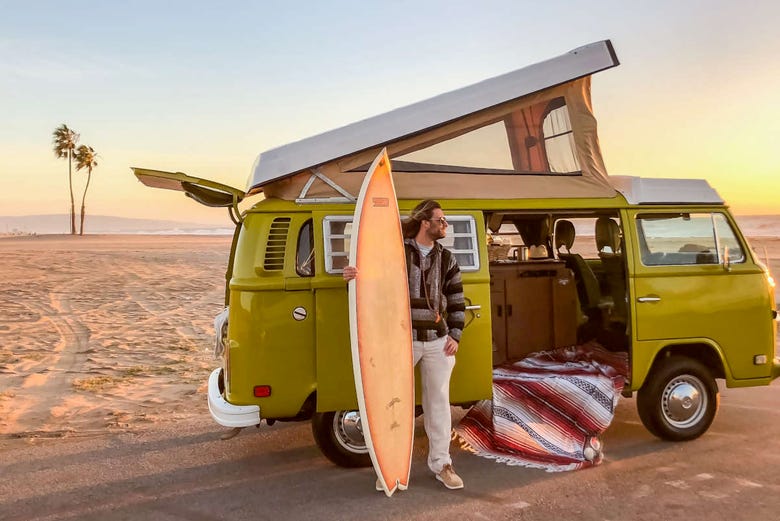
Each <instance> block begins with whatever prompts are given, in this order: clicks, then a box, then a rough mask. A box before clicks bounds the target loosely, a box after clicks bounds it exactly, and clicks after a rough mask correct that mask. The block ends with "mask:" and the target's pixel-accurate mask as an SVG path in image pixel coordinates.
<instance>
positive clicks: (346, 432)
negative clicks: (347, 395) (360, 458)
mask: <svg viewBox="0 0 780 521" xmlns="http://www.w3.org/2000/svg"><path fill="white" fill-rule="evenodd" d="M333 432H334V434H335V435H336V441H338V443H339V445H341V446H342V447H344V448H345V449H347V450H348V451H350V452H355V453H359V454H363V453H366V452H368V448H367V447H366V439H365V438H364V437H363V425H362V424H361V423H360V413H359V412H358V411H339V412H337V413H336V414H335V415H334V416H333Z"/></svg>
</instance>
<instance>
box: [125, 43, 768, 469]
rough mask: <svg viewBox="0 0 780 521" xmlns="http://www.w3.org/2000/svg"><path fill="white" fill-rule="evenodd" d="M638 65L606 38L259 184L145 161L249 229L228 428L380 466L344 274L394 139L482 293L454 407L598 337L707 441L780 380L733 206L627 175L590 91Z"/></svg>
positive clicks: (400, 189) (645, 399)
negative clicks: (275, 428)
mask: <svg viewBox="0 0 780 521" xmlns="http://www.w3.org/2000/svg"><path fill="white" fill-rule="evenodd" d="M616 65H618V60H617V58H616V55H615V52H614V50H613V48H612V45H611V43H610V42H609V41H601V42H596V43H593V44H590V45H587V46H584V47H581V48H578V49H575V50H573V51H571V52H569V53H566V54H564V55H562V56H559V57H557V58H553V59H551V60H548V61H545V62H542V63H539V64H535V65H532V66H529V67H525V68H523V69H519V70H517V71H514V72H510V73H508V74H505V75H503V76H499V77H496V78H492V79H488V80H486V81H483V82H481V83H477V84H475V85H471V86H468V87H465V88H462V89H459V90H456V91H453V92H449V93H446V94H443V95H440V96H437V97H435V98H432V99H429V100H426V101H422V102H419V103H416V104H413V105H410V106H407V107H403V108H400V109H396V110H393V111H391V112H388V113H386V114H382V115H379V116H376V117H373V118H369V119H366V120H363V121H359V122H357V123H354V124H351V125H347V126H345V127H342V128H339V129H336V130H332V131H329V132H326V133H323V134H320V135H317V136H313V137H310V138H307V139H303V140H301V141H297V142H294V143H291V144H288V145H284V146H281V147H278V148H275V149H272V150H269V151H267V152H263V153H262V154H260V155H259V157H258V159H257V161H256V163H255V165H254V167H253V170H252V173H251V175H250V178H249V182H248V189H247V191H246V192H244V191H242V190H238V189H235V188H231V187H228V186H224V185H221V184H219V183H214V182H211V181H207V180H204V179H199V178H196V177H192V176H189V175H186V174H184V173H180V172H179V173H171V172H161V171H157V170H149V169H144V168H134V169H133V170H134V172H135V175H136V176H137V177H138V179H139V180H141V181H142V182H143V183H144V184H147V185H149V186H152V187H158V188H167V189H174V190H180V191H184V192H185V193H186V194H187V195H188V196H189V197H191V198H193V199H195V200H197V201H199V202H201V203H203V204H206V205H209V206H215V207H226V208H227V209H228V211H229V213H230V215H231V217H232V219H233V220H234V222H235V223H236V230H235V234H234V236H233V242H232V247H231V254H230V261H229V264H228V267H227V274H226V275H227V276H226V279H227V282H226V291H225V311H224V312H223V313H221V314H220V315H219V316H218V317H217V320H216V321H215V326H216V334H217V354H218V356H219V359H220V360H221V365H220V367H218V368H217V369H215V370H214V371H213V372H212V373H211V376H210V377H209V382H208V403H209V410H210V411H211V415H212V416H213V418H214V420H215V421H216V422H217V423H219V424H220V425H224V426H226V427H233V428H242V427H248V426H253V425H259V424H260V423H261V422H262V421H263V420H265V421H266V422H267V424H268V425H271V424H273V423H274V422H275V421H279V420H293V421H308V420H310V421H311V425H312V430H313V434H314V439H315V440H316V442H317V444H318V446H319V447H320V448H321V449H322V451H323V453H324V454H325V455H326V456H327V457H328V458H329V459H331V460H332V461H333V462H335V463H336V464H338V465H342V466H361V465H369V464H370V460H369V458H368V454H367V450H366V447H365V443H364V440H363V436H362V433H361V423H360V416H359V413H358V412H357V400H356V396H355V387H354V381H353V376H352V365H351V358H350V356H351V354H350V341H349V325H348V306H347V290H346V284H345V283H344V281H343V280H342V277H341V271H342V268H343V267H344V266H345V265H346V262H347V255H348V252H349V243H350V234H351V231H352V228H351V227H352V215H353V212H354V207H355V200H356V196H357V194H358V192H359V188H360V185H361V183H362V180H363V177H364V176H365V174H366V171H367V168H368V165H370V163H371V161H372V160H373V158H374V157H375V156H376V155H377V154H378V153H379V151H380V150H381V149H382V148H386V149H387V151H388V153H389V155H390V158H391V161H392V169H393V177H394V180H395V184H396V191H397V194H398V198H399V206H400V208H401V212H402V213H404V212H408V211H409V210H410V209H411V208H412V207H413V206H414V205H415V204H416V203H417V202H419V200H421V199H427V198H434V199H437V200H439V201H440V202H441V204H442V206H443V208H444V209H445V211H446V213H447V219H448V221H449V223H450V229H449V233H448V237H447V238H446V240H444V241H442V242H443V244H444V246H445V247H447V248H449V249H450V250H451V251H452V252H453V253H454V255H455V256H456V257H457V259H458V261H459V263H460V266H461V270H462V273H463V284H464V293H465V296H466V299H467V317H466V327H465V329H464V332H463V337H462V340H461V344H460V349H459V350H458V354H457V363H456V366H455V371H454V373H453V377H452V381H451V400H452V403H453V405H463V406H464V407H468V406H469V405H471V404H473V403H474V402H476V401H478V400H482V399H489V398H490V397H491V392H492V368H493V367H494V366H495V365H499V364H502V363H505V362H509V361H513V360H517V359H520V358H523V357H524V356H526V355H527V354H529V353H531V352H535V351H543V350H547V349H553V348H556V347H563V346H570V345H573V344H578V343H584V342H588V341H597V342H599V343H600V344H602V345H604V346H605V347H607V348H609V349H611V350H613V351H623V352H625V353H627V355H628V359H629V368H630V374H629V375H628V380H627V383H626V387H625V391H624V393H625V394H627V395H629V396H630V395H631V394H633V393H634V392H636V393H637V401H636V403H637V406H638V410H639V415H640V417H641V419H642V422H643V423H644V425H645V426H646V427H647V428H648V430H649V431H650V432H652V433H653V434H654V435H656V436H658V437H660V438H663V439H668V440H690V439H694V438H696V437H698V436H700V435H701V434H703V433H704V432H706V430H707V429H708V428H709V426H710V424H711V423H712V421H713V418H714V417H715V414H716V412H717V409H718V400H719V396H718V387H717V385H716V380H717V379H722V380H724V381H725V384H726V385H727V386H728V387H747V386H756V385H768V384H769V383H770V382H771V381H772V380H773V379H774V378H776V377H777V376H778V375H779V374H780V361H779V360H778V359H777V358H775V337H776V330H777V327H776V322H777V321H776V319H777V311H776V309H775V297H774V281H773V280H772V278H771V276H770V274H769V272H768V269H767V267H766V266H764V265H763V264H761V262H759V260H758V259H757V258H756V256H755V254H754V253H753V252H752V251H751V249H750V246H749V244H748V242H747V241H746V239H745V237H743V235H742V233H741V232H740V230H739V227H738V226H737V223H736V222H735V220H734V218H733V217H732V215H731V214H730V212H729V210H728V207H727V206H726V204H725V202H724V201H723V200H722V199H721V197H720V196H719V195H718V193H717V192H716V191H715V190H714V189H712V188H711V187H710V186H709V185H708V184H707V183H706V181H703V180H687V179H656V178H653V179H641V178H635V177H617V176H609V175H607V173H606V169H605V168H604V163H603V160H602V156H601V152H600V150H599V147H598V136H597V133H596V120H595V117H594V115H593V112H592V109H591V100H590V78H591V75H592V74H593V73H595V72H599V71H601V70H605V69H608V68H611V67H614V66H616ZM259 193H262V194H263V198H262V199H261V200H260V201H259V202H257V203H256V204H254V205H253V206H251V208H249V209H246V210H244V211H240V210H239V207H238V204H239V203H240V202H241V201H242V200H243V198H244V197H245V196H247V195H254V194H259Z"/></svg>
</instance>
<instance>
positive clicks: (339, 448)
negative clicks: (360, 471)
mask: <svg viewBox="0 0 780 521" xmlns="http://www.w3.org/2000/svg"><path fill="white" fill-rule="evenodd" d="M311 432H312V434H313V435H314V441H316V442H317V446H318V447H319V448H320V450H321V451H322V453H323V454H324V455H325V457H326V458H328V459H329V460H330V461H332V462H333V463H335V464H336V465H338V466H340V467H348V468H354V467H369V466H371V457H370V456H369V455H368V448H367V447H366V442H365V441H364V439H363V433H362V430H361V426H360V413H359V412H358V411H335V412H324V413H315V414H314V416H312V419H311Z"/></svg>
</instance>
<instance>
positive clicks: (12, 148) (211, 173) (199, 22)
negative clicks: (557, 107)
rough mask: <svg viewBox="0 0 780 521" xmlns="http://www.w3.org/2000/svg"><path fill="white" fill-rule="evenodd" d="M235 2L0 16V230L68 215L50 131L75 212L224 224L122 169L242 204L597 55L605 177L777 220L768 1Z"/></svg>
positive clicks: (777, 135)
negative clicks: (336, 141)
mask: <svg viewBox="0 0 780 521" xmlns="http://www.w3.org/2000/svg"><path fill="white" fill-rule="evenodd" d="M233 4H236V5H239V6H241V7H235V5H232V4H222V5H223V6H219V7H217V6H216V3H212V2H199V1H194V0H190V1H186V2H145V1H132V0H130V1H127V2H122V3H115V2H100V1H97V0H96V1H93V2H80V1H71V2H42V1H41V2H19V1H10V0H9V1H4V0H0V7H2V11H1V12H2V17H0V114H2V119H1V120H0V121H2V125H0V215H28V214H52V213H67V211H68V205H69V199H68V187H67V162H66V161H64V160H58V159H56V158H55V157H54V154H53V152H52V150H51V133H52V131H53V130H54V129H55V128H56V127H57V126H58V125H59V124H61V123H66V124H68V125H69V126H70V127H72V128H73V129H75V130H76V131H78V132H79V133H80V134H81V143H83V144H87V145H90V146H92V147H94V148H95V149H96V151H97V152H98V153H99V155H100V157H99V166H98V168H97V169H96V170H95V172H94V175H93V181H92V186H91V187H90V192H89V193H88V196H87V212H88V214H90V213H91V214H102V215H118V216H125V217H145V218H160V219H177V220H188V221H193V222H201V223H213V224H219V223H226V222H227V214H226V212H224V211H223V210H213V209H207V208H203V207H201V206H200V205H197V204H195V203H194V202H192V201H190V200H188V199H186V198H185V197H183V195H182V194H180V193H175V192H169V191H160V190H152V189H149V188H146V187H144V186H143V185H141V184H140V183H139V182H138V181H136V179H135V177H134V176H133V175H132V173H131V171H130V166H143V167H148V168H156V169H161V170H172V171H177V170H178V171H184V172H187V173H189V174H191V175H195V176H198V177H205V178H210V179H213V180H216V181H220V182H223V183H226V184H230V185H233V186H236V187H238V188H241V189H245V188H246V180H247V176H248V175H249V172H250V168H251V166H252V163H253V162H254V160H255V158H256V156H257V154H258V153H260V152H261V151H263V150H266V149H269V148H273V147H275V146H278V145H281V144H284V143H287V142H290V141H294V140H298V139H301V138H304V137H307V136H310V135H312V134H316V133H319V132H322V131H325V130H329V129H332V128H335V127H338V126H342V125H344V124H347V123H350V122H353V121H356V120H359V119H363V118H365V117H368V116H372V115H375V114H379V113H382V112H385V111H387V110H390V109H393V108H396V107H399V106H403V105H407V104H409V103H413V102H415V101H419V100H421V99H425V98H428V97H431V96H434V95H437V94H440V93H442V92H446V91H449V90H452V89H455V88H458V87H462V86H465V85H468V84H471V83H474V82H477V81H480V80H482V79H485V78H489V77H492V76H496V75H498V74H502V73H504V72H508V71H510V70H514V69H517V68H520V67H523V66H526V65H529V64H532V63H535V62H538V61H541V60H545V59H547V58H551V57H554V56H557V55H560V54H562V53H565V52H567V51H569V50H571V49H573V48H575V47H579V46H581V45H584V44H586V43H590V42H593V41H597V40H602V39H607V38H609V39H611V40H612V43H613V45H614V47H615V49H616V52H617V55H618V58H619V60H620V62H621V65H620V66H619V67H617V68H615V69H611V70H608V71H605V72H602V73H599V74H597V75H595V76H594V78H593V105H594V110H595V113H596V117H597V118H598V121H599V136H600V139H601V145H602V152H603V155H604V158H605V161H606V165H607V169H608V171H609V173H610V174H628V175H641V176H651V177H682V178H688V177H696V178H706V179H707V180H709V181H710V183H711V184H712V185H713V186H714V187H715V188H716V189H717V190H718V191H719V192H720V194H721V195H722V196H723V197H724V198H725V199H726V201H727V202H728V203H729V204H730V205H731V206H732V209H733V210H734V212H735V213H737V214H769V213H775V214H777V213H780V203H778V198H779V197H780V102H778V99H777V98H778V96H780V58H779V57H780V27H778V23H779V22H780V3H778V2H776V1H774V0H765V1H757V2H756V1H749V0H745V1H742V2H731V1H729V2H727V1H721V0H709V1H698V0H696V1H685V2H680V1H679V0H676V1H666V0H656V1H653V2H625V1H599V0H591V1H587V2H585V1H582V2H580V1H572V0H568V1H558V0H551V1H548V2H544V3H541V2H528V1H524V0H511V1H500V2H499V1H489V0H486V1H483V2H474V1H460V0H447V1H427V2H426V1H393V2H372V1H367V0H364V1H333V2H270V1H269V2H259V1H258V2H235V3H233ZM228 5H230V7H227V6H228ZM85 177H86V175H85V174H83V173H81V172H80V173H78V174H76V175H75V178H76V180H77V187H79V191H78V194H79V196H80V187H81V183H82V182H83V180H84V179H85ZM77 206H78V203H77Z"/></svg>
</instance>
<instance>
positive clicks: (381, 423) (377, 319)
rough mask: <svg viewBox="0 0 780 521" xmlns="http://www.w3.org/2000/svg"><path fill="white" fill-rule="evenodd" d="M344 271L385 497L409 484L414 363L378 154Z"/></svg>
mask: <svg viewBox="0 0 780 521" xmlns="http://www.w3.org/2000/svg"><path fill="white" fill-rule="evenodd" d="M349 263H350V265H351V266H355V267H357V269H358V276H357V278H355V279H354V280H351V281H350V282H349V286H348V287H349V328H350V341H351V346H352V369H353V371H354V375H355V389H356V391H357V398H358V407H359V409H360V418H361V423H362V427H363V436H364V437H365V440H366V446H367V448H368V452H369V455H370V456H371V462H372V463H373V465H374V469H375V470H376V474H377V477H378V481H379V483H380V484H381V486H382V488H383V490H384V492H385V494H387V496H388V497H390V496H392V495H393V493H394V492H395V491H396V490H399V489H400V490H405V489H406V488H407V486H408V484H409V471H410V469H411V461H412V443H413V438H414V360H413V356H414V355H413V353H412V321H411V310H410V307H409V286H408V282H407V275H406V257H405V254H404V245H403V234H402V232H401V221H400V216H399V213H398V202H397V201H396V196H395V187H394V185H393V178H392V173H391V170H390V158H389V157H388V155H387V151H386V150H382V152H381V153H380V154H379V155H378V156H377V158H376V159H375V160H374V162H373V164H372V165H371V168H370V169H369V171H368V174H367V175H366V177H365V180H364V181H363V185H362V187H361V189H360V195H359V196H358V200H357V205H356V207H355V215H354V219H353V222H352V235H351V240H350V251H349Z"/></svg>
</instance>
